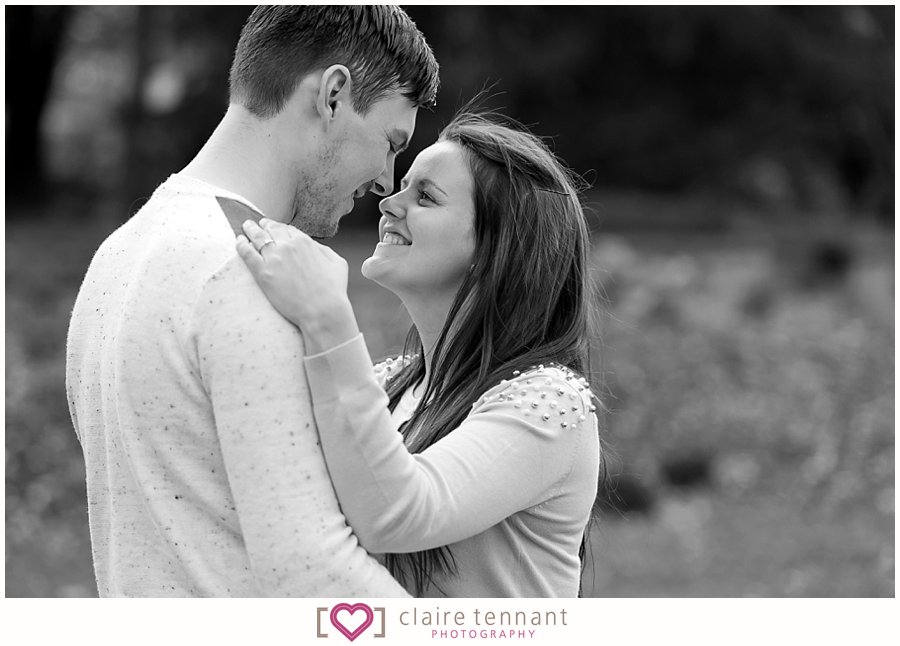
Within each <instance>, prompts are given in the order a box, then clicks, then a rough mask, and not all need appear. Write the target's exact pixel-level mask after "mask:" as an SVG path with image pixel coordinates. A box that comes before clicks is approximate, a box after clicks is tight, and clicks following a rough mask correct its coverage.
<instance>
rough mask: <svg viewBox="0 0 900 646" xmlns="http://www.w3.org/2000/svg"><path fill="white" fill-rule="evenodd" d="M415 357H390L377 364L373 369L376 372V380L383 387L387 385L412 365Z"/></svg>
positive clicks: (408, 355) (402, 355) (409, 355)
mask: <svg viewBox="0 0 900 646" xmlns="http://www.w3.org/2000/svg"><path fill="white" fill-rule="evenodd" d="M412 360H413V355H411V354H405V355H404V354H398V355H396V356H393V357H388V358H386V359H383V360H382V361H379V362H377V363H376V364H375V365H374V366H373V367H372V369H373V370H374V371H375V378H376V379H377V380H378V383H379V384H381V385H382V386H385V385H387V383H388V382H389V381H391V380H392V379H393V378H394V377H395V376H396V375H397V374H398V373H399V372H400V371H401V370H403V369H404V368H405V367H406V366H408V365H409V364H410V363H412Z"/></svg>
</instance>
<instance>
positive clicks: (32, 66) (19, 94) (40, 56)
mask: <svg viewBox="0 0 900 646" xmlns="http://www.w3.org/2000/svg"><path fill="white" fill-rule="evenodd" d="M71 15H72V7H69V6H45V5H18V6H7V7H6V34H5V35H6V187H7V195H8V196H9V197H10V198H13V199H16V198H19V197H22V196H26V195H29V194H30V193H32V192H33V191H34V190H35V189H37V188H39V187H40V186H41V185H42V183H43V181H44V165H43V154H42V153H43V147H42V145H41V141H40V131H39V128H40V123H41V117H42V115H43V113H44V107H45V105H46V102H47V97H48V96H49V92H50V85H51V82H52V80H53V72H54V70H55V68H56V62H57V60H58V58H59V54H60V45H61V43H62V40H63V35H64V34H65V31H66V27H67V25H68V23H69V18H70V16H71Z"/></svg>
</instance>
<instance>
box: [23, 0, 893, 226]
mask: <svg viewBox="0 0 900 646" xmlns="http://www.w3.org/2000/svg"><path fill="white" fill-rule="evenodd" d="M20 9H21V10H22V11H23V12H24V13H23V15H32V16H37V15H38V8H36V7H31V8H20ZM10 11H11V10H8V14H7V15H10ZM47 11H48V12H49V13H46V14H43V13H42V14H40V15H41V16H43V17H44V20H49V16H51V15H56V14H55V13H54V11H53V10H51V9H48V10H47ZM249 11H250V8H249V7H240V6H237V7H236V6H224V7H207V6H189V7H188V6H143V7H135V6H117V7H103V8H98V7H79V8H78V9H77V10H76V12H77V14H78V16H79V18H80V20H79V21H75V22H77V23H78V24H80V25H81V27H80V32H79V33H80V36H79V38H76V39H74V40H75V41H77V42H73V43H72V44H71V46H70V47H68V48H67V49H68V55H67V56H68V58H67V59H66V65H64V66H63V67H65V73H64V74H61V76H63V77H64V80H65V81H66V82H65V83H61V84H58V85H59V87H58V93H59V94H58V97H57V98H56V99H55V100H56V101H57V102H59V105H60V109H59V110H58V111H57V112H55V113H54V114H55V115H56V121H54V123H55V124H56V126H58V127H56V129H55V130H54V137H55V139H54V144H55V146H56V148H55V150H56V151H57V153H58V151H59V148H60V142H62V141H68V142H69V143H68V153H67V154H68V157H67V158H66V159H65V160H64V163H59V164H57V165H56V168H58V169H62V170H63V172H65V173H69V174H70V175H71V176H70V177H69V179H73V180H74V181H75V182H77V183H78V184H79V185H84V184H94V185H96V186H97V187H98V188H99V189H100V190H104V191H117V192H118V193H119V194H120V195H121V197H122V199H123V200H124V201H125V202H126V203H128V204H131V203H133V202H134V201H135V200H136V199H139V198H140V197H141V196H146V195H148V194H149V192H150V191H151V190H152V189H153V187H154V186H155V185H156V184H158V183H159V182H160V181H162V180H163V179H164V178H165V177H166V175H167V174H168V173H171V172H173V171H175V170H177V169H178V168H180V167H181V166H183V165H184V164H185V162H187V161H188V160H189V159H190V157H191V156H192V155H193V154H194V153H195V152H196V150H197V149H198V148H199V147H200V146H201V145H202V144H203V142H204V141H205V139H206V137H207V136H208V135H209V133H210V132H211V130H212V129H213V128H214V127H215V125H216V123H217V121H218V119H219V118H220V117H221V115H222V112H223V111H224V109H225V103H226V97H227V79H228V68H229V66H230V61H231V55H232V52H233V49H234V45H235V43H236V41H237V38H238V34H239V31H240V27H241V25H242V23H243V22H244V20H245V18H246V16H247V15H248V13H249ZM407 11H408V12H409V14H410V15H411V16H412V18H413V19H414V20H415V21H416V23H417V24H418V25H419V27H420V29H421V30H422V31H423V33H425V35H426V37H427V39H428V41H429V43H431V45H432V47H433V48H434V50H435V54H436V56H437V58H438V61H439V62H440V64H441V78H442V90H441V93H440V95H439V98H438V106H437V108H436V109H435V111H434V112H433V113H428V112H425V113H422V114H421V115H420V116H419V125H418V127H417V129H416V137H415V138H414V140H413V142H412V148H413V150H415V149H418V148H421V147H423V146H424V145H427V144H428V143H430V142H431V141H432V140H433V139H434V137H435V136H436V134H437V132H438V130H439V128H440V126H441V125H442V124H444V123H446V122H447V121H448V120H449V119H450V118H451V116H452V114H453V113H454V111H455V110H456V109H457V108H458V107H459V106H460V105H461V104H463V103H464V102H465V101H466V100H467V99H468V98H470V97H472V96H474V95H475V94H477V93H478V92H479V91H480V90H482V89H483V88H485V87H490V88H491V92H493V95H492V97H491V98H490V99H488V100H486V101H485V102H484V104H485V107H489V108H490V107H494V108H500V109H502V111H503V112H505V113H507V114H509V115H511V116H514V117H516V118H517V119H518V120H520V121H522V122H523V123H525V124H526V125H529V126H531V127H532V129H533V130H534V131H535V132H537V133H538V134H541V135H544V136H547V137H550V138H551V139H552V145H553V148H554V149H555V150H556V151H557V152H559V153H560V154H561V156H562V157H563V158H564V159H565V160H566V161H567V162H568V163H569V164H570V165H571V166H572V167H573V168H574V169H575V170H577V171H579V172H581V173H585V172H590V171H594V172H592V173H590V177H591V178H594V179H595V183H596V184H597V185H598V186H603V187H605V188H611V187H620V188H624V189H636V190H641V191H656V192H674V191H689V192H692V193H694V194H709V195H712V196H714V197H715V196H721V197H723V198H726V199H728V200H733V199H734V198H740V199H748V200H752V201H754V202H757V203H762V204H763V205H765V206H769V205H771V206H774V207H780V206H786V207H790V208H791V209H803V208H806V209H810V210H815V211H816V212H819V213H829V212H846V211H847V210H848V209H851V208H855V209H857V210H865V211H874V210H877V211H879V212H880V213H882V214H883V217H884V218H885V220H886V221H889V222H892V220H893V191H894V182H893V174H894V173H893V156H894V155H893V152H894V148H893V136H894V122H893V111H894V100H893V94H894V93H893V83H894V78H893V43H894V26H893V11H894V9H893V7H862V6H850V7H832V6H829V7H801V6H790V7H773V6H748V7H707V6H689V7H670V6H655V7H639V6H635V7H632V6H578V7H574V6H564V7H550V6H518V7H507V6H427V5H416V6H411V7H408V8H407ZM88 20H90V21H92V23H91V25H90V28H88V27H86V26H85V25H84V22H85V21H88ZM54 24H57V23H54ZM77 26H78V25H76V27H77ZM10 28H12V26H11V24H10V23H8V29H10ZM73 30H74V29H73ZM21 31H22V32H23V33H24V32H26V31H27V30H21ZM75 31H78V30H75ZM9 43H10V44H9V45H8V47H11V46H12V42H11V39H9ZM11 51H13V50H12V49H11ZM45 60H47V58H46V57H45ZM50 67H52V65H50ZM11 69H12V68H11ZM23 70H24V67H22V68H20V69H18V70H12V72H13V73H15V74H18V75H19V78H20V79H22V78H24V80H19V85H23V84H24V83H26V81H27V82H29V83H31V82H34V81H35V79H36V78H37V76H38V75H35V78H34V79H32V78H31V77H29V76H28V74H26V73H25V72H24V71H23ZM76 72H77V73H76ZM84 79H89V80H91V81H92V84H91V85H90V86H89V87H88V85H89V84H86V83H84ZM98 79H99V80H98ZM109 79H116V80H115V81H111V80H109ZM13 80H14V79H13V78H12V77H11V76H10V78H9V81H8V82H9V83H10V85H9V91H8V93H7V94H8V101H10V104H8V106H9V108H10V110H9V112H10V113H11V117H10V120H9V121H8V132H9V133H14V132H15V133H16V134H17V136H21V133H18V132H17V131H16V129H15V128H13V126H12V124H13V123H15V122H16V119H17V118H23V117H16V116H15V115H16V110H17V108H15V106H12V105H11V102H12V100H13V99H11V98H9V97H11V96H15V95H17V94H20V93H19V92H16V91H14V90H13V83H12V81H13ZM44 92H46V88H45V90H44ZM21 94H22V95H23V96H24V95H28V96H30V97H33V99H36V98H39V96H40V95H39V93H38V92H36V91H32V92H30V93H29V92H24V91H23V92H21ZM76 95H77V97H76V98H77V100H76V99H73V96H76ZM44 96H46V95H45V94H44ZM15 100H18V101H21V100H22V99H21V98H20V97H16V99H15ZM70 105H72V106H74V108H76V109H72V110H70V109H69V106H70ZM19 112H20V114H21V112H23V110H21V109H19ZM24 112H26V113H27V114H28V115H30V116H31V117H32V118H37V117H36V116H35V115H37V114H39V111H37V110H30V111H29V110H24ZM60 115H62V116H60ZM75 115H77V116H75ZM79 120H81V123H79ZM77 128H81V129H82V131H81V132H78V133H75V132H74V131H75V129H77ZM26 130H27V129H26ZM33 130H34V129H33V128H32V131H33ZM32 136H33V132H32ZM28 141H29V142H30V143H27V142H25V141H21V142H20V143H19V144H17V145H18V146H19V147H20V148H22V149H27V150H25V152H22V153H20V154H18V155H12V154H11V151H12V150H13V148H12V146H13V144H12V143H11V142H8V144H7V152H8V157H9V158H10V159H13V160H16V161H17V162H18V158H19V157H22V158H25V157H27V155H28V154H34V155H38V154H39V153H38V152H37V151H38V146H37V142H36V141H33V140H28ZM411 160H412V155H405V156H403V157H402V158H401V159H400V160H399V161H398V166H397V173H398V176H400V175H402V173H404V172H405V170H406V168H407V167H408V164H409V163H410V162H411ZM23 168H24V167H23ZM123 169H127V171H126V172H123ZM8 172H9V171H8ZM30 172H31V171H25V170H22V173H23V175H25V176H26V177H29V173H30ZM362 210H365V208H364V209H362ZM788 210H790V209H788ZM709 211H710V216H708V217H711V218H718V219H720V220H721V219H723V218H725V217H727V213H726V211H727V209H718V208H711V209H709ZM785 211H786V209H780V208H772V209H766V212H771V213H773V216H772V217H775V215H774V214H776V213H779V212H785ZM704 217H707V216H704ZM356 224H359V225H361V226H368V225H369V224H370V222H368V221H366V219H365V218H354V219H353V220H351V221H350V222H348V225H349V226H354V225H356Z"/></svg>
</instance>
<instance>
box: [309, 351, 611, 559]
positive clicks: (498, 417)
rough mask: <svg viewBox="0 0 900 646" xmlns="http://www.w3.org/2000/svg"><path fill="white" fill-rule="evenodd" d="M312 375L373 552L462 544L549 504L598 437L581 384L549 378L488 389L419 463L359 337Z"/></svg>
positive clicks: (329, 453) (346, 502)
mask: <svg viewBox="0 0 900 646" xmlns="http://www.w3.org/2000/svg"><path fill="white" fill-rule="evenodd" d="M305 366H306V372H307V376H308V379H309V385H310V389H311V391H312V394H313V403H314V409H315V415H316V420H317V423H318V426H319V433H320V436H321V441H322V448H323V450H324V452H325V458H326V461H327V463H328V467H329V471H330V473H331V476H332V481H333V482H334V486H335V489H336V491H337V494H338V498H339V500H340V501H341V507H342V509H343V510H344V513H345V514H346V516H347V520H348V522H349V523H350V525H351V526H352V527H353V529H354V531H355V532H356V535H357V536H358V537H359V540H360V542H361V543H362V544H363V545H364V546H365V547H366V549H368V550H370V551H372V552H413V551H418V550H424V549H430V548H434V547H438V546H441V545H447V544H450V543H454V542H456V541H459V540H462V539H464V538H468V537H470V536H474V535H476V534H478V533H480V532H482V531H484V530H486V529H487V528H489V527H491V526H493V525H495V524H497V523H498V522H500V521H501V520H503V519H505V518H507V517H509V516H511V515H512V514H514V513H516V512H518V511H521V510H524V509H527V508H529V507H532V506H534V505H538V504H540V503H542V502H544V501H546V500H548V499H550V498H552V497H553V496H554V495H556V494H557V493H558V492H559V490H560V487H561V484H562V483H563V481H564V480H565V478H566V476H567V475H568V474H569V473H570V472H571V470H572V467H573V465H574V463H575V459H576V453H577V449H578V447H579V438H580V437H581V436H582V434H584V433H590V432H594V430H593V429H595V428H596V426H595V425H596V418H595V417H594V415H593V414H592V410H591V404H590V400H589V391H587V393H588V394H587V395H586V394H585V391H586V388H585V387H584V385H583V384H580V383H579V382H577V381H575V382H573V381H572V380H571V379H567V378H566V376H565V373H563V372H562V371H560V370H556V369H547V370H543V369H541V370H535V371H534V372H531V373H528V374H522V375H520V376H518V377H516V378H515V379H512V380H509V381H504V382H502V383H501V384H499V385H497V386H496V387H494V388H492V389H491V390H489V391H487V392H486V393H485V394H484V396H483V397H481V398H480V399H479V400H478V401H477V402H475V404H474V405H473V408H472V411H471V413H470V414H469V416H468V417H467V418H466V419H465V421H464V422H463V423H462V424H461V425H460V426H459V427H458V428H456V429H454V430H453V431H452V432H451V433H450V434H449V435H447V436H446V437H444V438H443V439H441V440H440V441H438V442H436V443H435V444H434V445H432V446H430V447H429V448H428V449H426V450H425V451H423V452H422V453H419V454H415V455H412V454H410V453H409V452H408V451H407V449H406V447H405V446H404V444H403V439H402V437H401V435H400V434H399V433H397V432H396V428H395V425H394V424H393V423H392V421H391V417H390V414H389V412H388V409H387V401H388V400H387V396H386V394H385V393H384V391H383V390H382V389H381V387H380V386H379V384H378V380H377V379H376V377H375V373H374V371H373V369H372V367H371V364H370V363H369V359H368V352H367V351H366V346H365V342H364V341H363V339H362V336H361V335H360V336H359V337H357V338H356V340H355V342H354V343H351V344H344V345H342V346H340V347H338V348H335V349H333V350H329V351H327V352H324V353H321V354H318V355H314V356H310V357H307V358H306V359H305Z"/></svg>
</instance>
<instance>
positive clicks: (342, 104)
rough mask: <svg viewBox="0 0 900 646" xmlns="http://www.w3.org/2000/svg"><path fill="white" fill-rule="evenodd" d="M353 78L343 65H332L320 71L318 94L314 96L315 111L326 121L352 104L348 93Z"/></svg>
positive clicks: (329, 121)
mask: <svg viewBox="0 0 900 646" xmlns="http://www.w3.org/2000/svg"><path fill="white" fill-rule="evenodd" d="M352 85H353V80H352V79H351V78H350V70H349V69H347V67H346V66H345V65H332V66H331V67H329V68H328V69H326V70H325V71H324V72H323V73H322V78H321V79H320V81H319V94H318V96H317V97H316V111H317V112H318V113H319V116H320V117H322V118H323V119H324V120H325V122H326V123H331V122H332V121H334V119H335V117H336V116H338V114H339V112H340V111H341V110H344V109H346V108H349V107H351V106H352V104H351V103H350V93H351V90H352Z"/></svg>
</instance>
